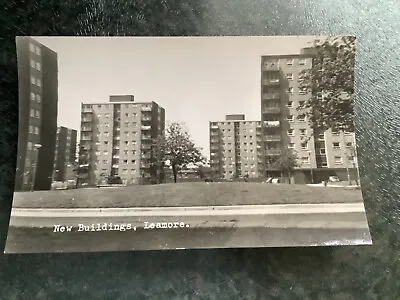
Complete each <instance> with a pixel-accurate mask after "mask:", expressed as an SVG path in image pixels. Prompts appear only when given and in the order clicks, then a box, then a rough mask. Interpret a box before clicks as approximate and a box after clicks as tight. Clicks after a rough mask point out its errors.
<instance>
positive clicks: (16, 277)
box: [0, 0, 400, 299]
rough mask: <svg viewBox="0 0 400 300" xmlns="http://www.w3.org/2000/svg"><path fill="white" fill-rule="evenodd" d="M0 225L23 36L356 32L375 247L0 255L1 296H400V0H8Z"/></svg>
mask: <svg viewBox="0 0 400 300" xmlns="http://www.w3.org/2000/svg"><path fill="white" fill-rule="evenodd" d="M1 2H4V3H0V7H1V8H2V9H1V10H0V17H1V24H2V26H1V27H0V36H1V37H2V39H0V43H1V47H0V51H1V55H0V64H1V67H0V97H1V102H0V103H1V104H0V115H1V119H0V133H1V135H0V149H1V155H0V166H1V167H0V197H1V198H0V210H1V214H0V229H1V236H2V239H1V241H2V243H1V246H3V247H4V242H5V237H6V232H7V226H8V218H9V213H10V210H11V200H12V190H13V181H14V168H15V156H16V142H17V123H18V82H17V69H16V54H15V36H16V35H75V34H77V35H303V34H307V35H309V34H316V35H334V34H341V35H342V34H355V35H356V36H357V38H358V39H357V44H358V48H357V55H358V57H357V58H358V62H357V67H356V72H357V82H356V85H357V92H358V96H357V106H356V110H357V134H358V145H359V159H360V163H361V167H360V172H361V176H362V177H363V182H362V183H363V194H364V199H365V204H366V209H367V213H368V218H369V223H370V226H371V233H372V235H373V239H374V246H371V247H341V248H340V247H332V248H329V247H326V248H303V249H300V248H298V249H296V248H293V249H289V248H287V249H278V248H276V249H231V250H229V249H226V250H196V251H194V250H193V251H166V252H134V253H125V252H121V253H97V254H93V253H92V254H62V255H61V254H57V255H56V254H42V255H9V256H4V255H2V256H0V299H399V298H400V262H399V251H398V250H399V236H400V228H399V215H400V212H399V195H400V186H399V185H400V180H399V178H400V176H399V175H400V174H399V173H400V171H399V170H400V169H399V167H400V159H399V154H400V148H399V143H400V138H399V136H400V130H399V125H400V113H399V111H400V103H399V102H400V101H399V99H400V96H399V95H400V88H399V86H400V85H399V78H400V67H399V58H400V43H399V40H400V37H399V36H400V35H399V31H400V19H399V18H398V16H399V13H400V4H399V3H398V1H394V0H393V1H390V0H386V1H384V0H381V1H379V0H363V1H361V0H343V1H332V0H330V1H328V0H319V1H317V0H315V1H311V0H297V1H294V0H287V1H278V0H276V1H275V0H265V1H242V0H232V1H222V0H218V1H201V2H200V1H159V0H152V1H131V2H129V4H127V3H125V1H119V0H113V1H111V0H103V1H99V2H98V3H96V4H95V1H89V0H88V1H80V2H77V1H72V0H68V1H63V2H62V3H61V2H59V1H56V0H49V1H41V2H39V1H37V2H35V1H32V2H27V3H25V1H18V3H15V2H12V1H1Z"/></svg>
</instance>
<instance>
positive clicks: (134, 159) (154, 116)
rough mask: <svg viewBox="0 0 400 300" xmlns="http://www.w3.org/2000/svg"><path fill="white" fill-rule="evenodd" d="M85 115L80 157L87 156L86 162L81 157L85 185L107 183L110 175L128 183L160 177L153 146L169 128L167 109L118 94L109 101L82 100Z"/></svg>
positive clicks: (82, 178) (130, 96)
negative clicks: (88, 101)
mask: <svg viewBox="0 0 400 300" xmlns="http://www.w3.org/2000/svg"><path fill="white" fill-rule="evenodd" d="M81 116H82V117H81V137H80V146H81V150H80V157H81V158H82V156H84V157H86V158H87V160H86V161H85V162H86V164H82V162H83V161H82V160H81V168H80V171H79V173H80V174H79V177H80V183H81V184H82V183H86V184H88V185H96V184H103V183H105V182H106V180H107V178H108V177H114V178H115V177H120V178H121V179H122V182H123V184H126V185H129V184H140V183H141V182H148V181H153V180H156V179H157V176H158V175H159V170H157V169H156V168H154V167H152V164H151V159H152V145H153V142H154V140H155V139H156V138H157V137H158V136H159V135H161V134H163V133H164V131H165V110H164V108H162V107H161V106H159V105H158V104H157V103H155V102H148V103H138V102H134V96H132V95H115V96H110V100H109V103H90V104H89V103H82V111H81ZM85 167H86V169H84V168H85Z"/></svg>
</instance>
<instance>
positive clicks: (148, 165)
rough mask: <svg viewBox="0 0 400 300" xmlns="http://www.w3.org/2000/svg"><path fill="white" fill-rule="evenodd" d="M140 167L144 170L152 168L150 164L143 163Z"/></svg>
mask: <svg viewBox="0 0 400 300" xmlns="http://www.w3.org/2000/svg"><path fill="white" fill-rule="evenodd" d="M140 167H141V168H142V169H147V168H150V163H145V162H142V163H141V164H140Z"/></svg>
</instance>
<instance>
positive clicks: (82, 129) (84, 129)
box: [81, 126, 92, 131]
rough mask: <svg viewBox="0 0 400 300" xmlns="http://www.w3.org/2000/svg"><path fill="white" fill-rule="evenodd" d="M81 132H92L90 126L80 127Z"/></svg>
mask: <svg viewBox="0 0 400 300" xmlns="http://www.w3.org/2000/svg"><path fill="white" fill-rule="evenodd" d="M81 131H92V127H90V126H82V127H81Z"/></svg>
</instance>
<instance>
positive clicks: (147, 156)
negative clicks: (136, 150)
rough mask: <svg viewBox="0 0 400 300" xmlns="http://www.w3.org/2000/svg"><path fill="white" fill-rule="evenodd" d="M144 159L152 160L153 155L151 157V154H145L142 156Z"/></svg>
mask: <svg viewBox="0 0 400 300" xmlns="http://www.w3.org/2000/svg"><path fill="white" fill-rule="evenodd" d="M142 158H143V159H150V158H151V155H150V154H143V155H142Z"/></svg>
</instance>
